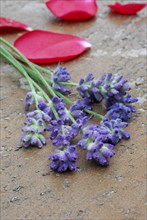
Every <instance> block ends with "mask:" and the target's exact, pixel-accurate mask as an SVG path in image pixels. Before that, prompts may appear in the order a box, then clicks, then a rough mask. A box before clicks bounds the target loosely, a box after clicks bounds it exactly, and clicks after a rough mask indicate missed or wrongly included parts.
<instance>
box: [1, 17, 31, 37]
mask: <svg viewBox="0 0 147 220" xmlns="http://www.w3.org/2000/svg"><path fill="white" fill-rule="evenodd" d="M12 30H19V31H22V30H24V31H30V30H32V28H30V27H29V26H27V25H26V24H23V23H21V22H19V21H15V20H12V19H10V18H4V17H0V33H1V34H4V33H6V32H9V31H12Z"/></svg>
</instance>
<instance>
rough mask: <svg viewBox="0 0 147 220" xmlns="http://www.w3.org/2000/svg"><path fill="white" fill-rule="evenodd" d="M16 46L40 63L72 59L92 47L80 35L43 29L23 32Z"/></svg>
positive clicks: (32, 60) (15, 43)
mask: <svg viewBox="0 0 147 220" xmlns="http://www.w3.org/2000/svg"><path fill="white" fill-rule="evenodd" d="M14 46H15V47H16V48H17V49H18V50H19V51H20V52H22V53H23V54H24V55H25V56H26V57H27V58H28V59H29V60H30V61H31V62H33V63H38V64H47V63H56V62H61V61H67V60H71V59H74V58H75V57H77V56H79V55H80V54H82V53H83V52H84V51H85V50H86V49H88V48H90V47H91V45H90V44H89V43H88V42H87V41H85V40H84V39H82V38H80V37H77V36H73V35H69V34H59V33H54V32H49V31H43V30H34V31H31V32H27V33H25V34H23V35H22V36H21V37H19V38H18V39H17V40H16V41H15V42H14Z"/></svg>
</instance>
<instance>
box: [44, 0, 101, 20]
mask: <svg viewBox="0 0 147 220" xmlns="http://www.w3.org/2000/svg"><path fill="white" fill-rule="evenodd" d="M46 6H47V7H48V8H49V9H50V11H51V12H52V13H53V14H54V15H55V16H57V17H59V18H62V19H65V20H87V19H90V18H92V17H94V16H95V15H96V13H97V10H98V6H97V4H96V0H49V1H47V2H46Z"/></svg>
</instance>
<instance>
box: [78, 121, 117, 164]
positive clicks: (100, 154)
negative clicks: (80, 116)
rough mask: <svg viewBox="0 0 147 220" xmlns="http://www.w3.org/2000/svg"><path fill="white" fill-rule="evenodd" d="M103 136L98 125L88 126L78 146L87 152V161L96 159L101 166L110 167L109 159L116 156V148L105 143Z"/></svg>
mask: <svg viewBox="0 0 147 220" xmlns="http://www.w3.org/2000/svg"><path fill="white" fill-rule="evenodd" d="M103 140H104V137H103V134H101V133H100V129H99V128H98V126H97V125H95V124H94V125H90V126H87V127H86V128H85V130H84V134H83V137H82V139H81V140H80V141H79V142H78V146H80V147H81V148H82V149H84V150H86V159H87V160H92V159H94V160H95V161H97V162H98V163H99V164H100V165H104V166H105V165H108V164H109V162H108V158H110V157H112V156H113V155H114V146H113V145H112V144H110V143H104V142H103Z"/></svg>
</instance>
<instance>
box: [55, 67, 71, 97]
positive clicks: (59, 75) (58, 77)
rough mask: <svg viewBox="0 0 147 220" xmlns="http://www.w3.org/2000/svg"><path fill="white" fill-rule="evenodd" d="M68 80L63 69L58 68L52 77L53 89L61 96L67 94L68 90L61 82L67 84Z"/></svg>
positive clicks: (66, 72) (65, 70)
mask: <svg viewBox="0 0 147 220" xmlns="http://www.w3.org/2000/svg"><path fill="white" fill-rule="evenodd" d="M69 80H70V74H69V72H68V71H67V69H66V68H65V67H62V66H59V67H58V68H57V69H56V70H55V71H54V72H53V75H52V81H53V85H52V86H53V88H54V89H55V90H56V91H59V92H61V93H63V94H69V93H70V90H69V88H68V87H67V86H64V85H63V84H62V82H68V81H69Z"/></svg>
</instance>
